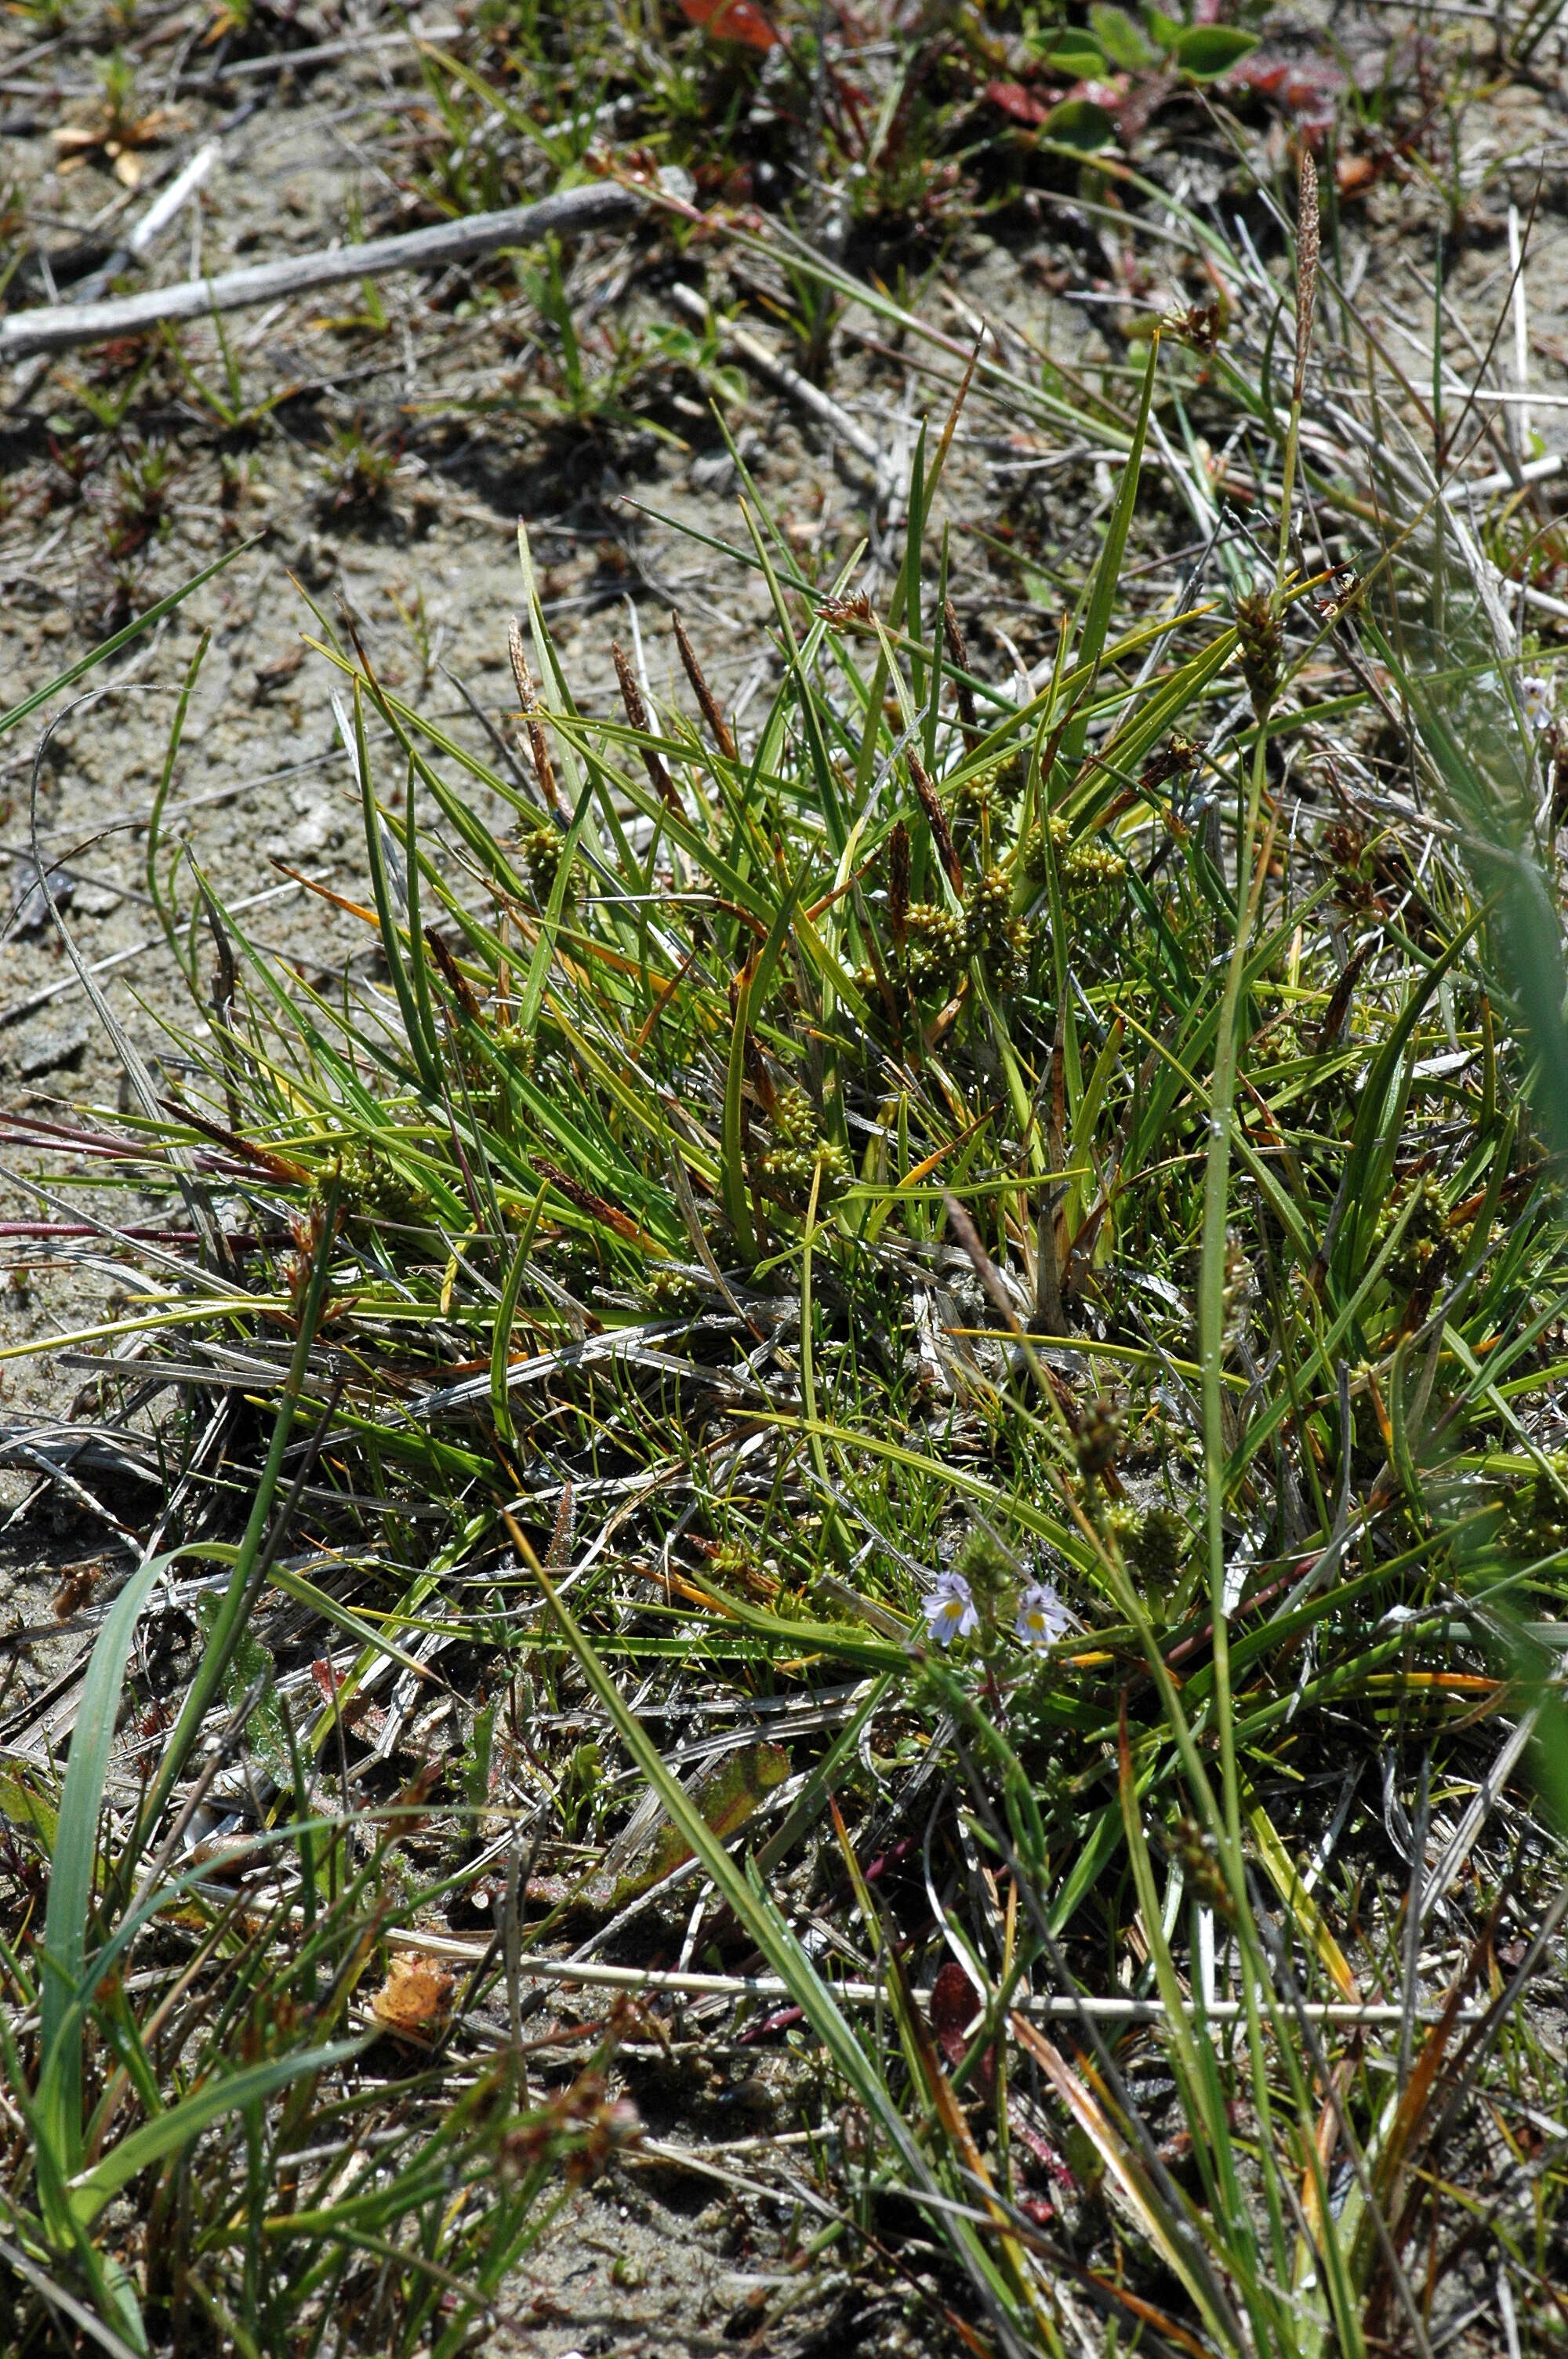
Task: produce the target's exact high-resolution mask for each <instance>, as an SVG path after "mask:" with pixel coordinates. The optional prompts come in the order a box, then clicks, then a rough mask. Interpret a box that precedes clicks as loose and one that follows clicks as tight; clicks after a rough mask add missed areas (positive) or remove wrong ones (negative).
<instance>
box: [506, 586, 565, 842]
mask: <svg viewBox="0 0 1568 2359" xmlns="http://www.w3.org/2000/svg"><path fill="white" fill-rule="evenodd" d="M506 652H507V654H508V655H509V656H510V657H511V658H512V677H513V679H514V680H515V681H516V683H517V704H518V710H519V711H520V712H521V713H522V715H523V725H524V728H525V729H526V730H527V732H528V746H529V750H530V752H531V753H532V755H533V756H534V768H535V773H536V774H537V777H538V780H539V785H540V787H541V788H542V789H543V792H544V796H545V799H546V802H547V803H548V804H549V806H550V809H551V810H557V811H558V810H560V809H561V808H562V804H561V790H560V788H559V787H558V786H557V784H556V766H555V763H554V762H553V761H552V760H551V758H550V748H549V744H548V741H547V740H546V735H545V730H544V723H542V722H541V721H540V719H539V691H538V690H537V689H536V688H535V685H534V675H533V673H532V672H531V671H530V670H529V669H528V658H527V656H526V655H525V654H524V649H523V632H522V629H521V626H520V625H519V624H518V621H517V618H516V616H515V615H514V616H513V618H512V621H511V624H510V625H508V628H507V633H506Z"/></svg>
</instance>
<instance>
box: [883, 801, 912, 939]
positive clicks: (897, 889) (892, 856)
mask: <svg viewBox="0 0 1568 2359" xmlns="http://www.w3.org/2000/svg"><path fill="white" fill-rule="evenodd" d="M888 923H889V925H890V926H891V927H892V938H893V940H894V941H895V942H896V943H897V944H898V947H899V949H900V950H901V951H902V950H903V945H904V941H905V939H906V937H907V935H908V932H909V830H908V828H907V827H905V825H904V823H903V820H900V821H899V822H898V824H897V826H896V827H895V828H894V829H893V832H892V834H891V835H890V836H889V838H888Z"/></svg>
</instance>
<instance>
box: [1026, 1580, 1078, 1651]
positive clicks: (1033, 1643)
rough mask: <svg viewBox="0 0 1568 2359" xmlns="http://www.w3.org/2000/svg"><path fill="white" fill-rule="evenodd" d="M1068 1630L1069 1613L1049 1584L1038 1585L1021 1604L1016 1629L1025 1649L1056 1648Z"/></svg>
mask: <svg viewBox="0 0 1568 2359" xmlns="http://www.w3.org/2000/svg"><path fill="white" fill-rule="evenodd" d="M1068 1626H1069V1622H1068V1614H1067V1609H1066V1607H1065V1605H1064V1604H1063V1603H1062V1601H1061V1599H1060V1598H1059V1597H1058V1596H1057V1594H1056V1593H1055V1591H1054V1589H1053V1588H1052V1586H1051V1584H1050V1582H1048V1581H1036V1582H1033V1583H1032V1584H1031V1585H1030V1587H1029V1588H1027V1589H1026V1590H1025V1591H1024V1593H1023V1594H1022V1597H1021V1598H1020V1599H1019V1601H1018V1619H1017V1621H1016V1622H1015V1623H1014V1624H1013V1628H1014V1629H1015V1631H1016V1632H1017V1634H1018V1636H1020V1637H1021V1638H1022V1641H1023V1643H1024V1645H1025V1646H1026V1647H1054V1645H1055V1643H1056V1641H1057V1639H1058V1638H1060V1637H1063V1636H1065V1633H1066V1631H1067V1629H1068Z"/></svg>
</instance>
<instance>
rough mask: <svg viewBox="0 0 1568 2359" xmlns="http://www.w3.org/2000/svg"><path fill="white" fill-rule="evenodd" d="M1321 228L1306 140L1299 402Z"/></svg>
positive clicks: (1299, 267)
mask: <svg viewBox="0 0 1568 2359" xmlns="http://www.w3.org/2000/svg"><path fill="white" fill-rule="evenodd" d="M1320 234H1321V233H1320V230H1319V225H1318V217H1317V166H1316V165H1315V164H1314V161H1313V154H1312V149H1311V148H1310V147H1308V146H1307V144H1306V142H1305V140H1303V142H1302V177H1301V190H1300V199H1299V203H1298V206H1297V211H1296V376H1295V386H1294V388H1293V398H1294V400H1295V401H1297V402H1299V401H1300V400H1301V397H1302V391H1303V386H1305V384H1306V364H1307V351H1308V347H1309V346H1310V345H1311V342H1312V314H1313V306H1314V303H1315V302H1316V300H1317V263H1318V251H1319V240H1320Z"/></svg>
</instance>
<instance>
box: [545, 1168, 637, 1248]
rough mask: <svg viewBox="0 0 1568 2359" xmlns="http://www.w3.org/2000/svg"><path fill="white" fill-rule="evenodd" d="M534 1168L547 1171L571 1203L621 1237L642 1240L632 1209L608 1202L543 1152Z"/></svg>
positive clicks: (548, 1175) (552, 1181) (547, 1174)
mask: <svg viewBox="0 0 1568 2359" xmlns="http://www.w3.org/2000/svg"><path fill="white" fill-rule="evenodd" d="M534 1169H535V1171H539V1172H542V1173H543V1174H544V1176H545V1178H546V1180H548V1181H549V1183H550V1185H551V1187H552V1188H558V1189H559V1190H560V1191H561V1193H562V1195H563V1196H564V1197H565V1198H566V1200H567V1201H568V1204H575V1205H576V1206H577V1208H578V1210H579V1212H587V1213H588V1214H589V1216H590V1217H591V1218H592V1219H593V1220H596V1221H600V1222H602V1223H603V1224H604V1226H605V1227H606V1228H607V1229H612V1230H613V1231H614V1233H615V1234H616V1235H617V1236H618V1237H625V1238H627V1239H629V1240H635V1241H639V1242H640V1241H641V1239H642V1235H643V1232H642V1230H641V1229H640V1228H639V1227H638V1226H637V1223H636V1222H635V1221H634V1220H633V1218H632V1216H631V1214H630V1213H629V1212H622V1210H621V1209H620V1207H619V1205H616V1204H611V1203H607V1202H606V1201H605V1199H604V1198H603V1197H602V1196H596V1195H595V1194H594V1192H593V1190H592V1189H591V1188H585V1187H584V1186H583V1185H582V1183H581V1181H580V1180H574V1179H572V1178H571V1177H570V1175H569V1174H568V1173H567V1172H565V1171H563V1170H562V1169H560V1167H559V1165H558V1164H555V1163H546V1160H545V1158H544V1157H543V1156H542V1155H536V1156H535V1158H534Z"/></svg>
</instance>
